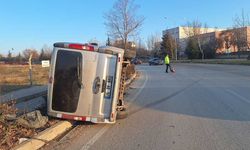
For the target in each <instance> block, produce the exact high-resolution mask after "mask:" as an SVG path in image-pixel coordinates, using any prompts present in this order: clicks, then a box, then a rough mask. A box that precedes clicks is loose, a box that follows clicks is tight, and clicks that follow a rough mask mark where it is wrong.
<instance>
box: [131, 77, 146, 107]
mask: <svg viewBox="0 0 250 150" xmlns="http://www.w3.org/2000/svg"><path fill="white" fill-rule="evenodd" d="M145 76H146V79H145V81H144V83H143V85H142V86H141V87H140V89H139V91H138V92H137V93H136V94H135V96H134V97H133V98H132V99H131V101H129V104H128V107H129V106H130V105H131V104H132V102H134V101H135V100H136V98H137V97H138V96H139V94H141V92H142V90H143V89H144V87H145V86H146V83H147V82H148V75H147V73H145Z"/></svg>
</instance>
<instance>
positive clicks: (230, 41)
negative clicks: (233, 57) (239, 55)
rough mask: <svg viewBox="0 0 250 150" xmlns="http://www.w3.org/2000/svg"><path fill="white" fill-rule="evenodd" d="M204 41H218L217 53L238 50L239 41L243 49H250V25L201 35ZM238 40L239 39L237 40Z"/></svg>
mask: <svg viewBox="0 0 250 150" xmlns="http://www.w3.org/2000/svg"><path fill="white" fill-rule="evenodd" d="M201 40H202V41H212V40H214V41H216V44H217V46H216V47H217V49H216V53H217V54H225V53H232V52H238V50H239V48H238V46H237V42H238V43H239V44H240V45H241V47H240V48H241V50H242V51H249V50H250V27H242V28H236V29H228V30H223V31H215V32H211V33H205V34H202V35H201ZM237 40H238V41H237Z"/></svg>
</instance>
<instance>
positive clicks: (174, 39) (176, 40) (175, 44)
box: [174, 37, 178, 61]
mask: <svg viewBox="0 0 250 150" xmlns="http://www.w3.org/2000/svg"><path fill="white" fill-rule="evenodd" d="M174 41H175V60H176V61H177V60H178V58H177V54H178V53H177V40H176V37H175V38H174Z"/></svg>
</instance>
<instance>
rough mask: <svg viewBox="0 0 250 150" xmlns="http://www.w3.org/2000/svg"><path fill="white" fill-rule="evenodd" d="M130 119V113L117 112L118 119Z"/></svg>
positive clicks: (124, 111)
mask: <svg viewBox="0 0 250 150" xmlns="http://www.w3.org/2000/svg"><path fill="white" fill-rule="evenodd" d="M127 117H128V111H126V109H125V110H123V111H117V115H116V119H125V118H127Z"/></svg>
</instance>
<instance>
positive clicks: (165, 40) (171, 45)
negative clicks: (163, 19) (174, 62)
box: [161, 32, 177, 58]
mask: <svg viewBox="0 0 250 150" xmlns="http://www.w3.org/2000/svg"><path fill="white" fill-rule="evenodd" d="M176 47H177V45H176V41H175V39H174V37H172V35H171V34H170V33H168V32H167V33H166V34H164V35H163V37H162V42H161V55H163V56H165V55H166V54H169V55H170V57H171V58H176V56H175V53H174V52H175V50H176Z"/></svg>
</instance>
